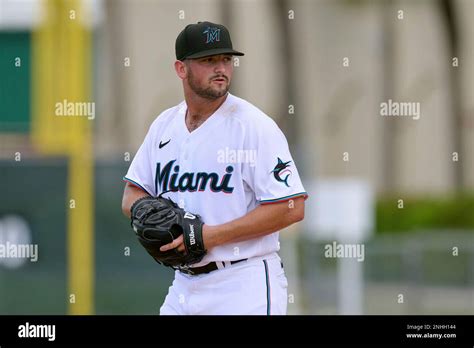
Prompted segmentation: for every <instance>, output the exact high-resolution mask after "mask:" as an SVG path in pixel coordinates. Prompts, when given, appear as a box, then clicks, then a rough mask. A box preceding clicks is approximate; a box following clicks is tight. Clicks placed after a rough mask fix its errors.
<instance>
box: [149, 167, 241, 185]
mask: <svg viewBox="0 0 474 348" xmlns="http://www.w3.org/2000/svg"><path fill="white" fill-rule="evenodd" d="M175 162H176V160H173V161H169V162H168V163H167V164H166V165H165V166H164V167H163V169H161V163H160V162H158V163H157V164H156V174H155V191H156V192H159V191H161V192H165V191H172V192H178V191H179V192H185V191H188V192H194V191H198V190H199V191H206V190H207V188H208V187H209V188H210V189H211V191H212V192H224V193H232V192H233V191H234V188H233V187H231V186H230V185H229V182H230V179H231V177H232V172H233V171H234V167H233V166H227V167H226V168H225V174H224V175H222V178H221V177H220V176H219V174H217V173H214V172H211V173H206V172H197V173H188V172H185V173H182V174H181V175H180V173H179V165H174V163H175Z"/></svg>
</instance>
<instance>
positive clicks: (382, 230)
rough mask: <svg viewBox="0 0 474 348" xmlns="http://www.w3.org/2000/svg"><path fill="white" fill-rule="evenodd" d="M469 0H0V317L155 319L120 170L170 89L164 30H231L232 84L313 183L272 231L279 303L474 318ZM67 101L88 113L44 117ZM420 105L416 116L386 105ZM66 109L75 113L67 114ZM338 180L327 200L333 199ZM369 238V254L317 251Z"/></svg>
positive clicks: (473, 56) (153, 291)
mask: <svg viewBox="0 0 474 348" xmlns="http://www.w3.org/2000/svg"><path fill="white" fill-rule="evenodd" d="M473 15H474V1H472V0H404V1H402V0H400V1H398V0H274V1H271V0H267V1H258V0H222V1H218V0H214V1H211V0H187V1H183V0H176V1H174V0H173V1H172V0H133V1H132V0H113V1H112V0H108V1H106V0H104V1H98V0H97V1H94V0H90V1H79V0H49V1H39V0H21V1H20V0H0V47H1V51H0V82H1V86H0V87H1V90H0V115H1V119H0V174H1V176H0V178H1V180H0V196H1V199H0V242H1V243H2V244H5V243H6V242H7V241H8V242H10V243H31V244H36V245H37V246H38V261H37V262H30V261H29V260H26V259H18V258H8V257H2V258H0V313H1V314H67V313H70V314H158V313H159V308H160V306H161V303H162V301H163V300H164V296H165V295H166V293H167V290H168V286H169V285H170V284H171V281H172V277H173V274H172V272H171V271H169V270H167V269H165V268H163V267H159V266H158V265H157V264H155V263H154V262H153V261H152V259H151V258H150V257H149V256H148V255H147V254H146V253H145V252H144V251H143V250H142V248H141V247H140V246H139V244H138V243H137V241H136V240H135V237H134V235H133V233H132V231H131V229H130V227H129V222H128V220H127V219H126V218H125V217H123V216H122V214H121V209H120V207H121V197H122V192H123V187H124V183H123V182H122V176H123V175H124V174H125V173H126V170H127V168H128V166H129V164H130V161H131V160H132V159H133V156H134V154H135V152H136V151H137V149H138V147H139V146H140V144H141V141H142V140H143V138H144V136H145V134H146V131H147V129H148V127H149V125H150V124H151V122H152V121H153V120H154V119H155V117H156V116H157V115H158V114H159V113H160V112H161V111H163V110H164V109H166V108H169V107H171V106H173V105H176V104H177V103H179V102H180V101H181V100H182V98H183V96H182V90H181V84H180V81H179V80H178V78H177V77H176V76H175V72H174V69H173V62H174V59H175V58H174V41H175V38H176V36H177V34H178V33H179V32H180V31H181V30H182V28H183V27H184V26H185V25H186V24H188V23H193V22H197V21H200V20H209V21H214V22H219V23H223V24H225V25H226V26H227V27H228V28H229V29H230V31H231V33H232V39H233V43H234V46H235V47H236V48H238V49H239V50H242V51H243V52H245V53H246V55H245V56H244V57H241V58H240V59H238V60H235V61H234V66H235V71H234V80H233V84H232V88H231V92H232V93H234V94H236V95H238V96H240V97H243V98H245V99H247V100H249V101H250V102H252V103H254V104H255V105H257V106H258V107H260V108H261V109H262V110H264V111H265V112H266V113H267V114H268V115H270V116H271V117H273V118H274V119H275V121H276V122H277V123H278V124H279V126H280V127H281V128H282V130H283V131H284V133H285V134H286V135H287V138H288V140H289V143H290V148H291V151H292V153H293V156H294V158H295V161H296V163H297V165H298V168H299V171H300V174H301V175H302V179H303V183H304V185H305V187H306V189H307V191H308V192H309V194H310V199H309V200H308V201H307V205H306V218H305V220H304V221H303V222H302V223H300V224H298V225H296V226H293V227H291V228H289V229H287V230H285V231H283V232H282V233H281V246H282V248H281V256H282V258H283V260H284V263H285V268H286V272H287V275H288V278H289V283H290V285H289V289H288V292H289V304H288V312H289V313H290V314H338V313H341V314H473V313H474V194H473V192H474V40H473V39H472V38H473V37H474V22H473V21H472V16H473ZM64 100H67V101H70V102H77V103H94V104H88V105H93V106H94V117H92V116H91V115H92V114H89V116H90V117H84V115H82V117H81V116H80V115H73V116H75V117H61V116H58V112H57V107H56V105H57V103H62V102H63V101H64ZM388 100H393V101H398V102H414V103H419V105H420V106H421V108H420V110H421V113H420V117H419V119H415V117H386V116H382V115H381V103H384V102H388ZM75 111H77V110H75ZM333 193H334V194H333ZM334 241H336V242H338V243H358V244H363V245H364V250H365V257H364V259H363V261H357V260H355V259H338V258H330V257H327V255H326V254H325V248H326V246H327V245H331V244H332V243H333V242H334Z"/></svg>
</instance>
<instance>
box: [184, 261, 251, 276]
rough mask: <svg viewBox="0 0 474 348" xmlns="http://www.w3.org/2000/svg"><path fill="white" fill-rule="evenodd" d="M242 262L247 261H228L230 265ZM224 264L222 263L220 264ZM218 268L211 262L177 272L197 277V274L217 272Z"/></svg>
mask: <svg viewBox="0 0 474 348" xmlns="http://www.w3.org/2000/svg"><path fill="white" fill-rule="evenodd" d="M242 261H247V259H242V260H236V261H230V264H231V265H234V264H236V263H239V262H242ZM222 263H223V264H224V262H222ZM218 269H219V267H217V263H215V262H211V263H208V264H207V265H204V266H202V267H192V268H191V267H186V268H183V267H180V268H178V270H179V271H180V272H182V273H185V274H189V275H198V274H204V273H210V272H213V271H216V270H218Z"/></svg>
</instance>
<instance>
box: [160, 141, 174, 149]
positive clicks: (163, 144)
mask: <svg viewBox="0 0 474 348" xmlns="http://www.w3.org/2000/svg"><path fill="white" fill-rule="evenodd" d="M170 141H171V139H170V140H168V141H167V142H166V143H162V142H161V141H160V144H159V145H158V147H159V148H160V149H161V148H162V147H163V146H166V145H168V143H169V142H170Z"/></svg>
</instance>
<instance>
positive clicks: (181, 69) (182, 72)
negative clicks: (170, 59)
mask: <svg viewBox="0 0 474 348" xmlns="http://www.w3.org/2000/svg"><path fill="white" fill-rule="evenodd" d="M186 69H187V66H186V63H184V62H183V61H180V60H177V61H176V62H174V70H176V75H178V77H179V78H180V79H181V80H184V79H185V78H186V75H187V71H186Z"/></svg>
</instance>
